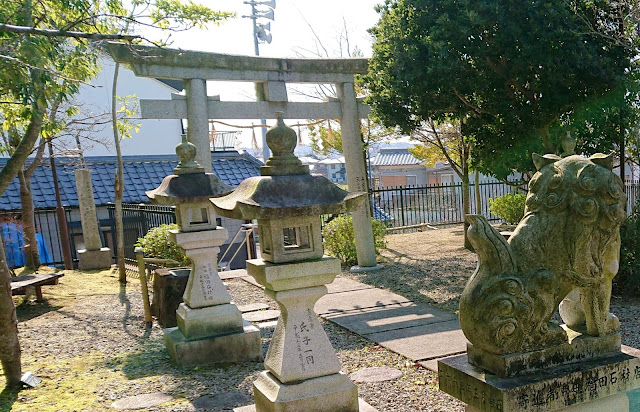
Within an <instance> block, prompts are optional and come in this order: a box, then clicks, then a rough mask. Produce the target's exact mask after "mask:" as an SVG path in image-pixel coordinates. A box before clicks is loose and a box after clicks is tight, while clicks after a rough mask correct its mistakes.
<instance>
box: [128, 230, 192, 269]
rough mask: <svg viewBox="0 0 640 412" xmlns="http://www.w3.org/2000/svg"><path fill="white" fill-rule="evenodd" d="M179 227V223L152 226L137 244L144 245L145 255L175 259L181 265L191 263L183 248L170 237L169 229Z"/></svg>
mask: <svg viewBox="0 0 640 412" xmlns="http://www.w3.org/2000/svg"><path fill="white" fill-rule="evenodd" d="M173 229H178V225H176V224H175V223H174V224H170V225H160V226H157V227H154V228H152V229H151V230H149V231H148V232H147V234H146V235H144V237H141V238H139V239H138V242H137V243H136V246H142V249H143V250H144V255H145V257H154V258H160V259H173V260H175V261H177V262H179V263H180V265H181V266H188V265H190V264H191V259H189V258H188V257H187V256H185V254H184V251H183V250H182V248H181V247H180V246H178V245H176V244H175V243H173V242H172V241H171V239H169V231H170V230H173Z"/></svg>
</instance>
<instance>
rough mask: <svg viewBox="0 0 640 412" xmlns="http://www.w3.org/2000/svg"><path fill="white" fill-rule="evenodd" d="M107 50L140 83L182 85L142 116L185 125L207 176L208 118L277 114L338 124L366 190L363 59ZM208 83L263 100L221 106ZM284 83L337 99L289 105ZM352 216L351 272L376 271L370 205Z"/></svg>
mask: <svg viewBox="0 0 640 412" xmlns="http://www.w3.org/2000/svg"><path fill="white" fill-rule="evenodd" d="M107 49H108V50H109V53H110V54H111V56H112V57H113V59H114V60H115V61H116V62H118V63H127V64H130V65H131V67H132V69H133V71H134V73H135V75H136V76H142V77H154V78H165V79H180V80H183V81H184V82H185V91H186V96H182V95H173V96H172V98H171V100H141V101H140V110H141V117H142V118H143V119H185V118H186V119H187V121H188V122H189V125H188V126H189V127H188V134H189V141H190V142H191V143H193V144H194V145H195V146H196V147H197V153H198V158H197V159H196V160H197V161H198V163H200V164H201V165H202V166H203V167H204V168H205V170H206V171H207V172H211V160H210V146H209V119H248V120H252V119H253V120H255V119H273V118H274V115H275V112H276V111H279V112H283V113H284V118H285V119H339V120H340V123H341V128H342V148H343V151H344V157H345V163H346V169H347V183H348V185H349V190H350V191H357V192H366V191H368V184H367V181H368V180H367V170H366V167H365V159H364V150H363V147H362V139H361V136H360V122H359V119H362V118H366V117H367V115H368V113H369V110H370V108H369V107H368V106H367V105H365V104H362V103H360V102H358V101H357V99H356V93H355V89H354V75H355V74H362V73H366V71H367V64H368V62H367V60H366V59H288V58H272V57H253V56H233V55H228V54H219V53H205V52H196V51H190V50H176V49H166V48H163V49H159V48H156V47H148V46H138V45H135V46H131V45H126V44H122V43H108V44H107ZM207 80H214V81H235V82H252V83H258V84H259V85H261V87H263V91H264V93H263V94H264V100H262V99H259V101H253V102H225V101H220V97H219V96H207ZM286 83H315V84H327V83H331V84H335V85H336V89H337V90H338V100H337V101H336V100H335V99H331V100H330V101H328V102H323V103H315V102H290V101H288V97H287V89H286ZM261 94H262V93H261ZM351 215H352V217H353V231H354V236H355V241H356V251H357V257H358V266H355V267H353V268H352V271H372V270H376V269H379V268H380V267H381V266H379V265H376V253H375V243H374V238H373V229H372V227H371V212H370V209H369V205H368V204H365V205H363V206H362V207H361V208H359V209H357V210H355V211H352V212H351Z"/></svg>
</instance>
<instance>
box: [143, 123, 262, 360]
mask: <svg viewBox="0 0 640 412" xmlns="http://www.w3.org/2000/svg"><path fill="white" fill-rule="evenodd" d="M182 138H183V140H182V143H181V144H179V145H178V146H177V147H176V153H177V154H178V158H179V159H180V163H178V166H177V167H176V168H175V169H174V173H175V174H174V175H171V176H167V177H165V178H164V180H163V181H162V184H160V186H159V187H158V188H157V189H155V190H152V191H150V192H147V196H148V197H149V199H150V200H151V202H152V203H155V204H161V205H176V217H177V219H176V220H177V223H178V230H173V231H171V237H172V240H173V241H174V242H175V243H176V244H178V246H180V247H181V248H183V249H184V251H185V254H186V255H187V256H188V257H189V258H190V259H191V261H192V265H191V274H190V275H189V280H188V281H187V287H186V289H185V292H184V296H183V300H184V302H183V303H181V304H180V306H179V307H178V310H177V311H176V315H177V316H176V318H177V324H178V326H177V327H175V328H168V329H165V345H166V347H167V349H168V351H169V353H170V355H171V358H172V360H173V361H174V362H175V363H177V364H178V365H180V366H193V365H201V364H206V363H218V362H240V361H245V360H256V361H259V360H262V345H261V343H260V331H259V330H258V329H257V328H256V327H255V326H252V325H250V324H249V323H248V322H246V321H244V320H243V319H242V315H241V313H240V310H239V309H238V307H237V306H236V305H234V304H233V303H231V296H230V295H229V293H228V292H227V289H226V287H225V285H224V284H223V283H222V280H221V279H220V277H219V276H218V262H217V256H218V252H219V251H220V246H221V245H222V244H223V243H224V241H225V240H226V239H227V238H228V234H227V230H226V229H224V228H223V227H220V226H217V225H216V214H215V211H214V210H213V207H212V205H211V203H210V202H209V198H211V197H215V196H220V195H223V194H226V193H229V192H230V191H231V190H232V187H231V186H229V185H227V184H225V183H223V182H222V181H221V180H220V179H219V178H218V177H217V176H216V175H215V174H213V173H205V172H204V169H203V168H202V167H200V165H199V164H198V163H197V162H196V161H195V160H194V159H195V157H196V148H195V146H194V145H193V144H191V143H188V142H187V140H186V136H184V135H183V137H182Z"/></svg>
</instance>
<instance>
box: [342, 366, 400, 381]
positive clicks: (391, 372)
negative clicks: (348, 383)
mask: <svg viewBox="0 0 640 412" xmlns="http://www.w3.org/2000/svg"><path fill="white" fill-rule="evenodd" d="M401 376H402V371H401V370H400V369H396V368H379V367H374V368H362V369H360V370H359V371H357V372H354V373H352V374H351V375H349V378H351V380H352V381H354V382H355V383H371V382H384V381H390V380H393V379H398V378H399V377H401Z"/></svg>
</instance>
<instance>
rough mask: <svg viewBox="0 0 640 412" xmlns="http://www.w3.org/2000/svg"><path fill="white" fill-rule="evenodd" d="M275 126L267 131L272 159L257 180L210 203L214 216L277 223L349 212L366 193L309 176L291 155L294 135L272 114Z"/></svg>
mask: <svg viewBox="0 0 640 412" xmlns="http://www.w3.org/2000/svg"><path fill="white" fill-rule="evenodd" d="M276 118H277V124H276V126H274V127H272V128H271V129H269V131H267V136H266V137H267V144H268V145H269V148H270V149H271V152H272V156H271V157H270V158H269V160H267V162H266V165H265V166H263V167H261V168H260V174H261V176H255V177H250V178H248V179H245V180H244V181H243V182H241V183H240V185H239V186H238V187H237V188H236V190H234V191H233V192H231V193H230V194H228V195H226V196H223V197H218V198H215V199H211V202H212V203H213V205H214V207H215V208H216V212H217V213H218V214H219V215H221V216H225V217H229V218H233V219H277V218H287V217H296V216H315V215H323V214H333V213H342V212H347V211H349V210H352V209H353V208H355V207H356V206H358V205H359V204H360V202H363V201H365V199H366V193H364V192H358V193H350V192H347V191H346V190H343V189H341V188H340V187H338V186H337V185H335V184H334V183H332V182H331V181H330V180H329V179H327V178H326V177H324V176H312V175H311V174H310V173H309V168H308V167H307V166H305V165H302V163H301V162H300V160H299V159H298V158H297V157H296V156H295V155H294V154H293V151H294V149H295V147H296V142H297V136H296V132H295V131H294V130H293V129H291V128H290V127H288V126H287V125H285V124H284V121H283V120H282V114H281V113H276Z"/></svg>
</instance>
